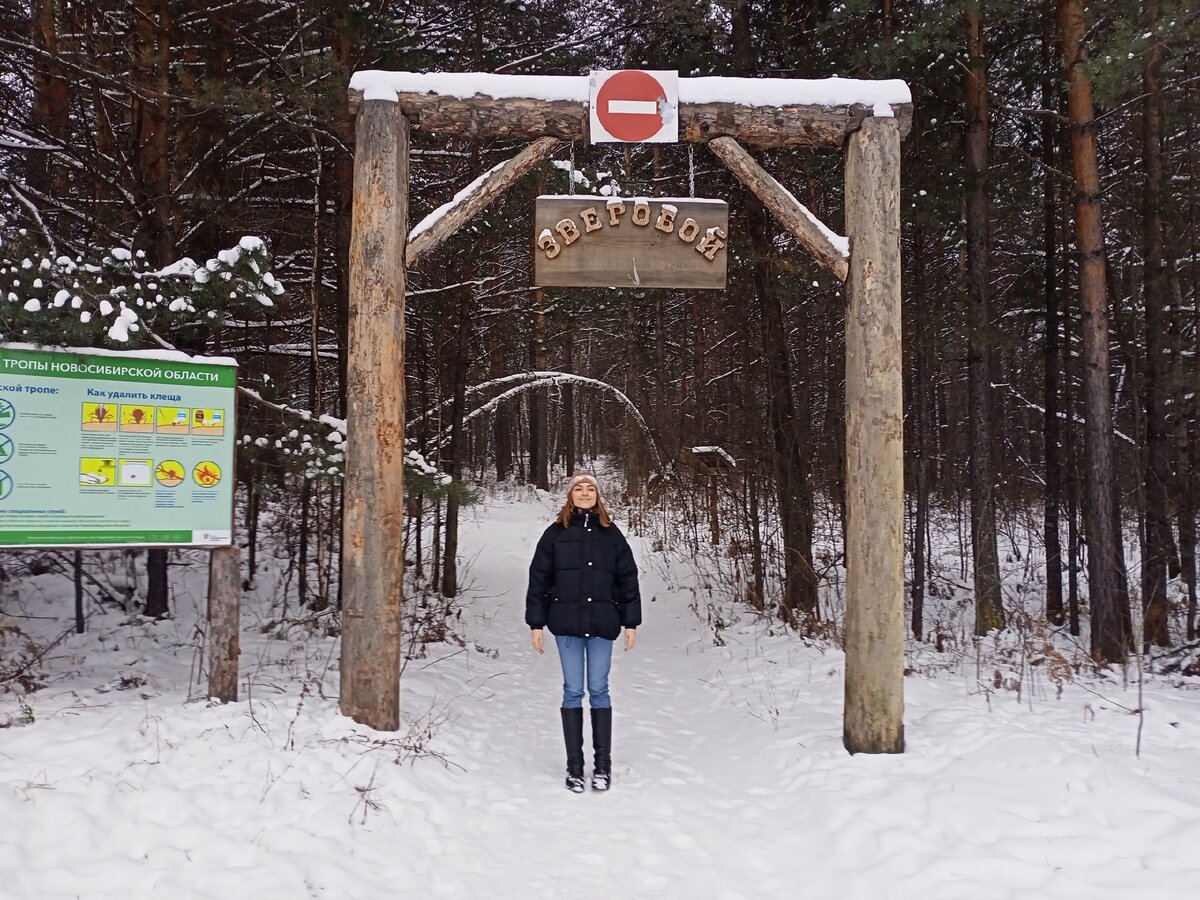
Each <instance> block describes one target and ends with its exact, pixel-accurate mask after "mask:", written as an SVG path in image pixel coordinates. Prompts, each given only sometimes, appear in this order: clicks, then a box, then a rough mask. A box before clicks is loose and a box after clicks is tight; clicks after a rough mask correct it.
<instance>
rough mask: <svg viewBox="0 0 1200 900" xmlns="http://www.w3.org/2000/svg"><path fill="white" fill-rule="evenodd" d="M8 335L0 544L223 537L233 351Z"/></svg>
mask: <svg viewBox="0 0 1200 900" xmlns="http://www.w3.org/2000/svg"><path fill="white" fill-rule="evenodd" d="M187 359H188V357H186V356H185V355H184V354H182V353H180V354H165V353H152V354H148V353H140V354H139V353H103V352H96V351H88V350H69V351H66V350H46V349H37V348H31V347H28V346H26V345H15V346H14V345H11V344H10V345H0V546H2V547H112V546H130V545H139V546H170V545H183V546H206V547H213V546H226V545H229V544H230V543H232V539H233V496H234V472H233V453H234V411H235V397H236V393H235V392H236V387H237V368H236V366H235V364H234V363H233V362H232V361H225V360H222V361H206V362H203V363H199V362H192V361H184V360H187Z"/></svg>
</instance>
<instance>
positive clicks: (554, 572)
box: [525, 510, 642, 641]
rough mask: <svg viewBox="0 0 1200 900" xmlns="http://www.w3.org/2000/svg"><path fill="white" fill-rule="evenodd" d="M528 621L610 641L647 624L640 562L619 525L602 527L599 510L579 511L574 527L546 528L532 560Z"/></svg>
mask: <svg viewBox="0 0 1200 900" xmlns="http://www.w3.org/2000/svg"><path fill="white" fill-rule="evenodd" d="M525 624H526V625H528V626H529V627H530V628H549V629H550V630H551V631H552V632H553V633H554V634H556V635H564V636H569V637H602V638H608V639H609V640H610V641H611V640H615V639H616V637H617V635H619V634H620V633H621V627H622V626H624V627H625V628H637V627H638V626H639V625H641V624H642V597H641V593H640V592H639V591H638V572H637V564H636V563H635V562H634V560H633V551H631V550H630V549H629V544H628V542H627V541H626V540H625V535H623V534H621V531H620V529H619V528H617V526H616V525H609V526H608V527H607V528H602V527H601V526H600V521H599V519H598V518H597V517H596V514H595V513H593V512H582V511H580V510H576V511H575V512H574V514H573V515H572V516H571V527H570V528H563V527H562V525H561V524H559V523H558V522H555V523H554V524H553V525H551V526H550V527H549V528H547V529H546V531H545V533H544V534H543V535H542V539H541V540H540V541H538V545H537V550H536V551H535V552H534V554H533V562H532V563H530V564H529V591H528V593H526V595H525Z"/></svg>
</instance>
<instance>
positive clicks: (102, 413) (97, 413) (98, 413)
mask: <svg viewBox="0 0 1200 900" xmlns="http://www.w3.org/2000/svg"><path fill="white" fill-rule="evenodd" d="M111 418H112V411H111V410H110V409H109V408H108V407H107V406H105V405H104V404H103V403H101V404H99V405H98V406H97V407H96V408H95V409H93V410H92V412H91V414H90V415H89V416H88V421H89V422H99V423H103V422H107V421H108V420H109V419H111Z"/></svg>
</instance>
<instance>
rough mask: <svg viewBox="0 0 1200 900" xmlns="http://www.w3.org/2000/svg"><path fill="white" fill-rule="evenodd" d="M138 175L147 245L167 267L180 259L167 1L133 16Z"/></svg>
mask: <svg viewBox="0 0 1200 900" xmlns="http://www.w3.org/2000/svg"><path fill="white" fill-rule="evenodd" d="M130 15H131V17H132V20H133V32H132V34H131V35H130V41H131V46H130V56H131V58H132V66H131V72H130V74H131V78H132V83H133V91H132V92H131V94H130V103H129V109H130V114H131V116H132V123H133V134H134V140H135V143H134V153H135V157H136V160H137V166H136V167H135V170H134V171H135V172H136V173H137V175H138V184H137V185H136V189H137V195H138V200H139V206H140V208H139V213H140V218H141V223H140V224H141V235H142V238H143V240H145V241H147V242H148V243H150V244H152V245H153V247H154V257H155V259H156V261H157V262H158V264H159V265H163V266H165V265H166V264H167V263H169V262H171V261H172V260H173V258H174V256H175V235H174V230H173V229H174V226H173V223H172V217H171V205H172V204H171V200H172V197H171V159H170V103H171V99H170V92H169V83H168V79H169V75H170V66H171V18H170V12H169V9H168V3H167V0H136V2H135V3H134V4H133V6H132V10H131V13H130Z"/></svg>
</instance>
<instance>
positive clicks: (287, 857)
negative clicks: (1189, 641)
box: [0, 500, 1200, 900]
mask: <svg viewBox="0 0 1200 900" xmlns="http://www.w3.org/2000/svg"><path fill="white" fill-rule="evenodd" d="M551 506H552V502H551V501H549V500H546V501H543V503H542V505H541V506H539V505H537V504H534V503H529V502H525V503H514V502H504V501H492V502H490V503H489V504H488V505H486V506H484V507H482V508H479V509H478V510H475V511H472V512H471V513H470V514H469V517H468V520H467V521H466V522H464V527H463V534H462V546H463V554H464V557H465V558H466V559H467V560H468V562H469V568H468V572H467V581H468V583H469V585H470V591H469V595H468V598H467V601H466V603H467V606H468V613H467V614H466V615H465V616H464V622H463V624H462V625H461V626H460V630H461V632H462V633H463V634H464V636H466V637H467V638H468V639H469V641H470V642H469V643H468V645H467V647H465V648H459V647H458V646H456V645H453V644H436V645H431V646H430V647H429V656H428V657H427V658H425V659H414V660H412V661H410V662H409V664H408V667H407V668H406V670H405V674H404V678H403V682H402V697H401V705H402V710H403V713H402V714H403V718H404V721H405V725H406V726H412V727H413V728H414V732H419V731H420V730H421V729H422V728H423V727H425V726H426V725H428V726H429V730H430V736H429V737H428V746H429V748H430V749H431V750H433V751H435V752H436V753H438V754H441V755H442V756H443V757H444V759H445V760H446V764H445V765H443V763H442V762H440V761H439V760H437V759H432V758H423V759H419V760H416V761H415V762H412V761H402V762H400V763H399V764H395V759H396V752H395V749H394V747H392V746H389V745H388V744H387V743H385V741H386V740H387V739H388V738H390V737H392V736H390V735H381V734H378V733H374V732H371V731H369V730H367V729H363V728H360V727H356V726H354V725H353V723H350V722H349V721H348V720H346V719H344V718H341V717H340V716H338V715H337V709H336V702H335V698H336V673H333V672H325V671H324V670H325V666H326V663H327V661H328V659H329V657H330V654H331V653H333V660H334V661H335V662H336V644H334V642H332V641H330V640H327V639H319V638H317V639H312V640H309V641H306V642H305V641H299V640H297V641H282V640H269V639H267V638H265V637H263V636H261V635H259V634H258V633H257V632H256V631H255V630H253V629H249V628H248V629H247V631H246V633H245V638H244V645H243V647H244V654H243V663H242V665H243V671H244V673H245V674H246V676H247V677H248V678H249V679H250V682H251V685H250V686H251V691H250V700H249V701H245V702H242V703H239V704H236V705H232V706H227V707H208V706H206V705H204V704H203V703H185V702H184V700H185V698H186V696H187V683H188V675H189V668H190V666H191V665H192V662H193V655H192V650H191V647H190V641H191V632H190V621H189V619H188V616H187V615H186V613H185V614H183V615H181V617H180V620H179V621H178V622H175V623H171V624H169V625H165V626H164V625H159V626H153V627H149V626H115V618H116V617H114V622H107V623H102V622H100V621H95V622H94V623H93V624H94V626H95V628H94V630H93V631H92V632H91V633H90V634H89V635H85V636H83V637H82V638H77V639H73V641H74V643H68V644H67V645H66V647H65V649H64V650H63V652H62V653H61V654H60V656H59V657H58V658H57V659H55V660H54V662H53V668H54V670H55V671H56V672H57V675H56V676H55V679H54V681H53V683H52V684H50V685H49V686H48V687H46V688H45V689H43V690H42V691H40V692H38V693H35V694H33V695H30V697H29V698H28V699H29V703H30V705H31V707H32V710H33V713H34V717H35V722H34V723H33V724H30V725H24V726H21V727H14V728H11V729H7V730H0V821H4V822H5V823H6V824H9V825H10V828H9V830H8V832H7V833H6V839H5V840H4V841H3V842H0V898H3V900H58V898H62V900H67V898H86V900H102V898H113V900H117V898H120V900H130V898H155V900H162V898H170V900H208V898H217V897H220V898H222V900H236V898H247V900H250V898H253V900H295V898H306V897H322V898H331V900H332V898H337V900H375V898H409V897H412V898H418V897H422V898H423V897H448V898H474V897H489V898H527V897H561V896H571V897H575V898H582V900H590V898H601V897H603V898H612V897H630V898H681V900H682V898H689V900H690V898H701V900H708V898H713V900H737V898H748V900H749V898H754V900H762V898H792V897H806V898H812V900H823V898H831V900H832V898H838V900H843V898H845V900H857V898H862V900H867V898H870V900H878V898H886V900H909V898H911V900H991V898H995V900H1025V898H1028V900H1035V898H1036V900H1046V898H1051V900H1073V898H1079V900H1085V898H1086V900H1106V898H1112V900H1117V898H1129V897H1137V898H1138V900H1160V898H1161V900H1183V898H1190V897H1192V896H1195V885H1196V884H1200V858H1198V857H1197V854H1196V853H1195V847H1196V846H1198V845H1200V782H1198V781H1197V779H1196V766H1197V764H1198V763H1200V690H1196V686H1193V687H1192V688H1191V689H1187V688H1184V689H1179V688H1169V687H1165V686H1163V685H1162V684H1152V685H1150V686H1148V688H1147V693H1146V702H1145V706H1146V709H1147V715H1146V722H1145V732H1144V735H1143V748H1142V757H1141V759H1140V760H1139V759H1136V758H1135V756H1134V753H1133V746H1134V740H1135V733H1136V725H1137V721H1136V718H1135V717H1134V716H1132V715H1130V714H1129V712H1128V711H1127V709H1126V707H1128V708H1133V707H1135V706H1136V704H1137V695H1136V689H1135V687H1133V686H1129V687H1123V686H1121V685H1111V684H1110V685H1104V686H1103V687H1102V688H1101V687H1098V686H1097V685H1096V684H1094V683H1092V684H1089V685H1088V686H1087V687H1086V688H1085V687H1082V686H1076V685H1071V686H1068V688H1067V690H1066V692H1065V693H1064V696H1063V697H1062V698H1061V699H1055V697H1054V691H1053V689H1052V688H1051V689H1048V690H1047V689H1046V687H1045V685H1044V684H1043V685H1040V686H1039V685H1036V684H1030V685H1027V687H1026V692H1025V695H1024V697H1025V702H1024V703H1018V702H1017V700H1016V698H1015V695H1014V694H1012V693H1011V692H1008V691H997V692H995V693H994V694H993V695H992V696H991V697H990V698H989V697H988V696H985V694H984V692H982V691H980V690H979V689H978V688H977V686H976V684H975V683H974V680H973V678H967V677H964V676H963V674H961V673H957V672H949V673H942V674H941V675H939V676H938V677H937V678H925V677H912V678H909V679H908V681H907V684H906V693H907V708H908V711H907V715H906V727H907V740H908V752H906V753H905V754H903V755H901V756H891V757H863V756H860V757H853V758H852V757H849V756H847V755H846V754H845V752H844V751H843V750H842V747H841V655H840V654H838V653H834V652H830V651H822V650H821V649H818V648H814V647H808V646H805V645H804V644H803V643H802V642H800V641H799V640H797V639H795V638H790V637H786V636H769V635H767V634H766V633H765V632H766V629H765V628H764V626H763V624H762V623H761V622H756V621H754V620H752V619H750V618H748V617H747V618H745V619H743V621H741V622H739V623H736V624H734V625H733V626H732V627H730V628H729V629H727V630H726V631H725V632H724V635H725V639H726V641H727V646H724V647H716V646H714V645H713V642H712V636H711V633H709V632H708V631H707V630H706V629H705V628H704V627H703V625H702V623H700V622H699V621H698V620H697V618H696V617H695V616H694V615H693V613H692V612H691V610H689V608H688V603H689V601H690V598H691V596H692V593H691V591H690V590H689V589H688V588H689V582H688V581H687V580H686V579H685V578H684V576H683V574H682V572H681V571H679V570H676V571H675V572H673V573H669V574H667V573H665V572H664V569H663V566H664V564H663V562H662V561H661V559H655V558H654V557H653V556H652V555H651V554H650V553H649V551H648V549H647V548H646V547H645V545H644V542H642V541H639V540H637V539H636V538H634V539H633V540H632V542H633V544H634V550H635V554H636V555H637V557H638V560H639V563H640V564H641V566H642V569H643V581H642V586H643V594H644V598H645V600H644V610H645V624H644V627H643V628H642V629H641V630H640V632H639V641H638V646H637V648H636V649H635V650H634V652H633V653H631V654H624V653H620V652H619V651H618V652H617V654H616V657H615V659H614V667H613V677H612V687H613V697H614V708H615V725H614V754H613V755H614V774H615V778H614V787H613V789H612V791H611V792H609V793H608V794H605V795H597V794H592V793H590V792H589V793H586V794H584V795H573V794H570V793H568V792H567V791H566V790H565V789H564V788H563V787H562V774H563V751H562V746H561V737H560V732H559V725H558V712H557V708H558V702H559V689H560V680H561V678H560V673H559V668H558V661H557V658H556V656H555V652H554V650H553V648H549V649H547V652H546V654H545V656H543V657H538V656H536V655H535V654H534V653H533V652H532V650H531V649H530V648H529V644H528V630H527V629H526V628H525V627H524V625H523V624H522V612H523V590H524V580H525V571H526V567H527V565H528V558H529V555H530V553H531V551H532V546H533V543H534V542H535V541H536V538H537V536H538V534H540V532H541V529H542V527H543V526H544V523H545V522H546V521H548V519H549V517H550V515H551ZM201 574H202V572H201V571H200V570H199V569H197V571H196V573H195V574H194V577H193V578H192V579H191V581H190V582H188V584H190V585H191V587H190V588H189V587H187V586H186V585H185V587H184V589H183V590H182V591H181V594H180V597H179V603H180V606H181V608H183V609H184V610H186V609H187V607H188V606H189V605H199V600H198V597H199V595H200V591H201V590H202V585H203V579H202V578H201V577H200V575H201ZM669 582H670V583H669ZM46 585H47V586H46V588H45V590H46V591H47V592H53V591H58V592H59V595H56V596H51V595H50V594H49V593H48V595H47V596H46V597H45V598H42V600H41V601H39V602H42V603H43V605H42V606H41V607H37V606H36V604H34V605H33V606H32V607H31V608H30V612H31V613H37V614H45V613H46V611H47V610H50V609H54V611H55V612H56V613H57V614H59V615H62V611H63V610H64V609H66V608H67V606H66V605H65V603H66V601H65V599H64V598H65V596H66V592H67V588H66V587H65V586H61V585H58V583H57V582H50V581H48V582H46ZM652 597H653V598H655V600H654V601H653V602H651V598H652ZM30 603H31V604H32V603H33V601H30ZM51 604H55V605H53V606H52V605H51ZM247 618H248V619H250V618H252V613H250V612H249V611H248V615H247ZM172 629H174V630H173V631H172ZM151 635H153V636H151ZM130 674H135V675H142V676H144V677H145V678H146V680H147V683H146V684H145V685H142V686H135V687H134V688H133V689H132V690H119V689H114V686H117V687H119V683H118V678H119V677H120V676H128V675H130ZM302 684H307V686H308V690H307V691H306V692H304V693H303V694H302V693H301V685H302ZM100 689H102V690H100ZM1031 697H1032V700H1031V699H1030V698H1031ZM0 701H2V703H0V722H3V721H5V719H6V718H7V717H8V716H10V715H13V714H14V713H15V712H16V707H15V702H14V701H13V699H12V698H11V697H3V698H0ZM14 823H15V824H16V825H17V827H16V828H13V827H12V825H13V824H14Z"/></svg>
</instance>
